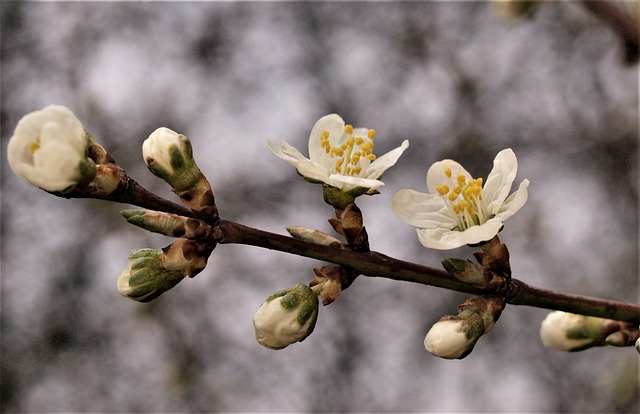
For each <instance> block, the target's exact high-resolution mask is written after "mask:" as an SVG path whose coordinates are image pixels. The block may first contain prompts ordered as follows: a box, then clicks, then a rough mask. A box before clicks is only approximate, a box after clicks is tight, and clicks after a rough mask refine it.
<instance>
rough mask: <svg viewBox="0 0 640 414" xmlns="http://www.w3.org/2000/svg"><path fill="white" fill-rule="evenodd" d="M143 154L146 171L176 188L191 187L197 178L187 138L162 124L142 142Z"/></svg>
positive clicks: (179, 189)
mask: <svg viewBox="0 0 640 414" xmlns="http://www.w3.org/2000/svg"><path fill="white" fill-rule="evenodd" d="M142 157H143V158H144V162H145V164H147V167H148V168H149V170H150V171H151V172H152V173H153V174H154V175H156V176H158V177H160V178H162V179H163V180H165V181H166V182H167V183H169V185H171V187H173V188H174V189H175V190H178V191H184V190H188V189H190V188H191V187H192V186H193V185H194V184H195V183H196V182H197V181H198V179H199V178H200V169H199V168H198V166H197V165H196V163H195V161H194V159H193V151H192V148H191V143H190V142H189V139H188V138H187V137H186V136H184V135H182V134H178V133H177V132H175V131H172V130H170V129H169V128H165V127H161V128H158V129H156V130H155V131H153V132H152V133H151V135H149V138H147V139H146V140H145V141H144V143H143V144H142Z"/></svg>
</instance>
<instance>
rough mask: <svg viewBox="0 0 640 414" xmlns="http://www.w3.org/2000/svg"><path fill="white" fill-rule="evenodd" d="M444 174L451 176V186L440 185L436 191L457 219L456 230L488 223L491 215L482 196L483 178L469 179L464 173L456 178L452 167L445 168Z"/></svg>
mask: <svg viewBox="0 0 640 414" xmlns="http://www.w3.org/2000/svg"><path fill="white" fill-rule="evenodd" d="M444 174H445V176H447V178H449V181H450V182H449V184H451V187H449V185H447V184H443V185H439V186H437V187H436V191H437V192H438V193H439V194H440V195H441V196H442V199H443V200H444V202H445V204H446V205H447V207H448V208H449V211H450V212H451V214H452V216H453V217H454V219H455V220H456V223H457V226H456V228H455V229H454V230H459V231H464V230H466V229H468V228H469V227H471V226H477V225H480V224H483V223H486V222H487V220H489V219H490V218H491V217H490V214H489V212H488V211H487V206H486V205H485V203H484V200H483V197H482V178H475V179H471V180H469V181H467V178H466V177H465V176H464V175H463V174H458V175H457V176H456V177H455V179H454V178H453V176H452V172H451V169H450V168H445V169H444Z"/></svg>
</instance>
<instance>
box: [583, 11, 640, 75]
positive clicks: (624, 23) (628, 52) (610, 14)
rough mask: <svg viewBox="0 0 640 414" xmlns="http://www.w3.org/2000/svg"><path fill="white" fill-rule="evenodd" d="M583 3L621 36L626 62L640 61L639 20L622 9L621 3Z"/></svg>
mask: <svg viewBox="0 0 640 414" xmlns="http://www.w3.org/2000/svg"><path fill="white" fill-rule="evenodd" d="M582 4H583V5H584V7H585V8H586V9H587V10H589V11H590V12H591V13H593V14H595V15H596V16H597V17H598V18H600V19H602V20H603V21H604V22H606V23H607V24H608V25H609V26H610V27H611V29H612V30H613V31H614V32H615V33H616V34H617V35H618V36H619V37H620V41H621V43H622V47H623V50H624V56H625V62H626V63H628V64H634V63H637V62H638V54H639V50H640V27H639V22H638V20H636V19H634V17H633V16H631V15H630V14H629V13H625V12H624V11H622V10H621V9H620V6H619V5H616V4H614V3H613V2H611V1H608V0H583V1H582Z"/></svg>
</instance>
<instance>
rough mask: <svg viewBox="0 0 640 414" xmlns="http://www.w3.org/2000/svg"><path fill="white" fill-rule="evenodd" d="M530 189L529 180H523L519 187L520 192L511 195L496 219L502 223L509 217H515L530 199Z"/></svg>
mask: <svg viewBox="0 0 640 414" xmlns="http://www.w3.org/2000/svg"><path fill="white" fill-rule="evenodd" d="M528 187H529V180H523V181H522V182H521V183H520V186H519V187H518V190H517V191H516V192H514V193H513V194H511V195H510V196H509V197H508V198H507V199H506V200H505V202H504V204H503V205H502V207H501V208H500V210H499V211H498V214H496V216H495V218H499V219H500V220H501V221H503V222H504V221H506V220H507V219H508V218H509V217H511V216H513V215H514V214H515V213H517V212H518V210H520V209H521V208H522V206H524V205H525V203H526V202H527V199H528V198H529V193H528V190H527V188H528Z"/></svg>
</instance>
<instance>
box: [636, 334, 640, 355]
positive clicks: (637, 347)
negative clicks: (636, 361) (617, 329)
mask: <svg viewBox="0 0 640 414" xmlns="http://www.w3.org/2000/svg"><path fill="white" fill-rule="evenodd" d="M636 351H638V353H639V354H640V338H638V339H637V340H636Z"/></svg>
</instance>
